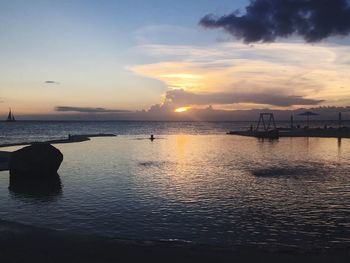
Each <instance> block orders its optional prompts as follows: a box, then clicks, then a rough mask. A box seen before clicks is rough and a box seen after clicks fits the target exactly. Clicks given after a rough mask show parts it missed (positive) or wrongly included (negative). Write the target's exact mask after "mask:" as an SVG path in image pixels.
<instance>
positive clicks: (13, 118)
mask: <svg viewBox="0 0 350 263" xmlns="http://www.w3.org/2000/svg"><path fill="white" fill-rule="evenodd" d="M6 121H7V122H14V121H16V119H15V116H14V115H13V114H12V112H11V109H10V111H9V115H8V116H7V119H6Z"/></svg>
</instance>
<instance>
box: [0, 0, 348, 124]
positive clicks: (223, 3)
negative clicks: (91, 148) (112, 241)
mask: <svg viewBox="0 0 350 263" xmlns="http://www.w3.org/2000/svg"><path fill="white" fill-rule="evenodd" d="M286 1H287V3H288V4H290V6H289V5H287V4H286V2H285V1H281V0H258V1H256V2H257V3H255V4H254V1H253V2H250V1H245V0H244V1H243V0H242V1H240V0H234V1H233V0H217V1H214V0H196V1H195V0H193V1H188V0H187V1H184V0H177V1H171V0H118V1H116V0H115V1H108V0H105V1H97V0H95V1H91V0H71V1H65V0H60V1H58V0H57V1H54V0H51V1H49V0H45V1H41V0H40V1H39V0H31V1H25V0H22V1H18V0H8V1H7V0H0V58H1V59H0V116H6V115H7V112H8V109H9V108H11V109H12V110H13V112H14V113H15V114H16V116H19V117H20V118H21V119H36V118H37V119H43V118H44V119H45V118H46V119H66V118H71V119H72V118H73V119H74V118H76V119H89V118H90V119H179V118H180V119H181V118H182V117H183V118H189V117H190V116H192V117H193V116H194V115H196V117H193V118H194V119H195V118H199V117H198V116H200V118H199V119H200V120H202V119H203V120H204V119H206V116H207V117H208V116H209V115H210V116H211V117H210V118H211V119H212V118H214V119H215V116H214V115H215V114H214V113H218V114H219V113H220V114H221V115H222V114H223V113H224V115H225V116H227V114H228V113H230V112H233V111H242V110H255V109H266V108H268V109H272V110H280V111H289V110H294V109H299V108H317V107H323V108H324V107H332V108H333V107H346V106H350V86H349V83H350V74H349V72H350V45H349V44H350V38H349V37H348V34H349V32H350V31H349V28H350V21H349V19H348V17H349V15H350V11H349V10H350V8H348V6H347V5H346V3H347V0H334V1H333V2H332V1H330V0H322V1H315V0H312V1H311V3H312V2H314V3H316V4H315V5H307V4H305V5H301V4H300V5H299V6H297V5H296V4H295V3H294V2H296V1H295V0H286ZM300 2H301V3H303V2H305V3H306V2H307V1H306V0H305V1H304V0H302V1H300ZM271 3H272V4H271ZM280 3H283V4H282V5H281V4H280ZM344 3H345V4H344ZM266 6H267V7H268V8H266ZM246 7H248V9H246ZM325 10H326V11H327V12H325ZM269 12H270V13H269ZM293 12H294V13H293ZM332 12H333V13H332ZM271 14H277V15H276V16H275V17H274V16H273V15H272V16H271ZM278 14H283V15H281V16H278ZM334 14H337V15H336V16H334ZM313 17H315V19H313ZM334 17H336V18H334ZM267 18H268V19H267ZM286 18H290V20H286ZM194 113H197V114H194ZM198 113H200V114H198ZM191 114H192V115H191ZM213 114H214V115H213ZM213 116H214V117H213ZM218 118H219V117H218Z"/></svg>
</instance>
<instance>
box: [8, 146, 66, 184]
mask: <svg viewBox="0 0 350 263" xmlns="http://www.w3.org/2000/svg"><path fill="white" fill-rule="evenodd" d="M62 160H63V154H62V153H61V152H60V150H58V149H57V148H55V147H53V146H52V145H51V144H49V143H35V144H32V145H30V146H27V147H24V148H22V149H19V150H17V151H15V152H13V153H12V155H11V159H10V162H9V170H10V176H15V177H20V178H40V177H47V176H53V175H57V170H58V168H59V167H60V165H61V162H62Z"/></svg>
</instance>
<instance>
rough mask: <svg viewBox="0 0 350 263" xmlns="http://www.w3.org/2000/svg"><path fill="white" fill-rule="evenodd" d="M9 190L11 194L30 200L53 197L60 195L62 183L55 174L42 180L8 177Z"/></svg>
mask: <svg viewBox="0 0 350 263" xmlns="http://www.w3.org/2000/svg"><path fill="white" fill-rule="evenodd" d="M9 190H10V191H11V192H12V193H15V194H20V195H23V196H25V197H31V198H43V197H55V196H57V195H60V194H61V193H62V183H61V179H60V176H59V175H58V174H57V173H56V174H52V175H50V176H48V177H44V178H31V179H30V180H29V179H27V178H23V177H17V176H10V184H9Z"/></svg>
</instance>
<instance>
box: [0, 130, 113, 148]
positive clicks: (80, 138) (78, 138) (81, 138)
mask: <svg viewBox="0 0 350 263" xmlns="http://www.w3.org/2000/svg"><path fill="white" fill-rule="evenodd" d="M115 136H117V135H115V134H111V133H94V134H79V135H71V134H69V135H68V137H67V138H65V139H58V140H49V141H42V142H43V143H50V144H64V143H75V142H85V141H89V140H90V138H93V137H115ZM38 142H39V143H40V142H41V141H34V142H33V141H32V142H19V143H6V144H0V147H10V146H24V145H30V144H33V143H38Z"/></svg>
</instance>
